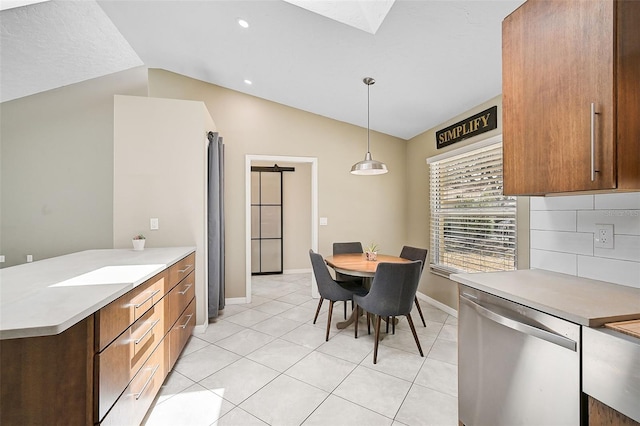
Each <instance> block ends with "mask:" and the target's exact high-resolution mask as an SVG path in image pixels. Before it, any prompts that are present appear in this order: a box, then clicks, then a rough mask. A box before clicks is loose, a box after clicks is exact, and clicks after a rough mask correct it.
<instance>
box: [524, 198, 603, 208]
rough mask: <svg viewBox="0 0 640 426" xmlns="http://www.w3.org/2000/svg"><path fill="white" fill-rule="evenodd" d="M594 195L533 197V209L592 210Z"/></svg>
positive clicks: (531, 199) (531, 200)
mask: <svg viewBox="0 0 640 426" xmlns="http://www.w3.org/2000/svg"><path fill="white" fill-rule="evenodd" d="M593 197H594V196H593V195H569V196H561V197H531V198H530V203H531V207H530V208H531V210H592V209H593V205H594V204H593Z"/></svg>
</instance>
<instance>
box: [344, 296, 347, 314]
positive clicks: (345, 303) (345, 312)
mask: <svg viewBox="0 0 640 426" xmlns="http://www.w3.org/2000/svg"><path fill="white" fill-rule="evenodd" d="M344 319H347V301H346V300H345V301H344Z"/></svg>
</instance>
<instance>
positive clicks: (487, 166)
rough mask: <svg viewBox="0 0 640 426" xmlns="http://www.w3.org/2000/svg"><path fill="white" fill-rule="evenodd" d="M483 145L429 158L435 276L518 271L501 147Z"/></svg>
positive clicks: (513, 206)
mask: <svg viewBox="0 0 640 426" xmlns="http://www.w3.org/2000/svg"><path fill="white" fill-rule="evenodd" d="M492 140H493V139H492ZM483 145H485V146H483V147H481V148H476V149H473V150H469V149H465V148H462V149H461V150H458V151H453V152H452V153H446V154H443V155H439V156H437V157H432V158H430V159H428V160H427V162H428V163H429V170H430V171H429V175H430V179H429V180H430V194H431V259H432V262H431V270H432V271H433V272H435V273H437V274H440V275H444V276H448V275H449V274H450V273H456V272H491V271H508V270H513V269H515V268H516V198H515V197H505V196H503V195H502V143H501V142H499V143H495V141H493V143H491V144H490V145H487V144H483ZM461 151H466V152H461Z"/></svg>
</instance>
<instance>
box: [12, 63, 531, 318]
mask: <svg viewBox="0 0 640 426" xmlns="http://www.w3.org/2000/svg"><path fill="white" fill-rule="evenodd" d="M148 90H149V94H150V95H151V96H154V97H164V98H175V99H187V100H196V101H202V102H204V104H205V106H206V108H207V109H208V111H209V113H210V114H211V117H212V118H213V119H214V120H215V123H216V126H217V130H218V131H219V132H220V134H221V135H222V136H223V137H224V138H225V149H226V152H225V154H226V165H225V167H226V173H225V179H226V181H225V191H226V207H225V214H226V218H227V227H226V240H227V246H226V250H227V253H226V254H227V260H226V262H227V263H226V271H227V294H226V295H227V297H229V298H237V297H244V296H245V288H246V286H245V284H246V283H245V241H246V240H245V217H244V216H245V213H244V212H245V205H244V203H245V194H244V191H245V182H244V176H245V170H244V168H245V155H248V154H253V155H279V156H299V157H314V158H317V159H318V192H319V199H318V213H319V216H320V217H327V218H328V220H329V225H328V226H321V227H319V228H318V229H319V251H320V252H321V253H323V254H325V255H326V254H330V253H331V244H332V243H333V242H334V241H345V240H355V241H361V242H362V243H363V244H364V245H367V244H368V243H369V242H371V241H375V242H376V243H378V245H379V246H380V248H381V251H382V252H385V253H399V251H400V249H401V247H402V245H404V244H409V245H415V246H420V247H429V229H428V219H429V197H428V192H429V186H428V179H429V176H428V167H427V164H426V158H428V157H430V156H433V155H436V154H440V153H442V152H446V151H449V150H451V149H456V148H459V147H461V146H464V145H468V144H470V143H473V142H475V141H477V140H480V139H483V138H486V137H490V136H493V135H497V134H499V133H500V132H501V128H502V123H501V116H500V113H501V108H502V104H501V97H500V96H498V97H496V98H494V99H491V100H489V101H487V102H485V103H483V104H481V105H478V106H477V107H476V108H474V109H472V110H469V111H467V112H465V113H463V114H460V115H459V116H457V117H453V118H451V120H449V121H448V122H446V123H442V125H440V126H438V127H437V128H434V129H430V130H428V131H426V132H424V133H422V134H420V135H418V136H416V137H414V138H412V139H411V140H410V141H404V140H402V139H398V138H394V137H391V136H388V135H384V134H380V133H377V132H372V133H371V151H372V154H373V157H374V158H375V159H377V160H381V161H384V162H386V163H387V165H388V166H389V169H390V172H389V173H388V174H386V175H382V176H369V177H363V176H353V175H351V174H349V170H350V167H351V165H352V164H353V163H355V162H357V161H359V160H361V159H362V158H363V157H364V153H365V151H366V129H363V128H361V127H357V126H353V125H349V124H346V123H342V122H338V121H335V120H331V119H328V118H326V117H322V116H318V115H315V114H311V113H307V112H304V111H300V110H296V109H294V108H290V107H286V106H284V105H280V104H277V103H273V102H269V101H265V100H263V99H259V98H256V97H252V96H249V95H245V94H242V93H239V92H235V91H232V90H228V89H224V88H221V87H218V86H215V85H211V84H207V83H203V82H201V81H197V80H193V79H190V78H187V77H183V76H180V75H177V74H173V73H170V72H166V71H162V70H149V71H148ZM146 92H147V70H146V69H145V68H137V69H133V70H129V71H125V72H122V73H117V74H112V75H109V76H106V77H102V78H98V79H95V80H91V81H87V82H83V83H79V84H76V85H72V86H68V87H63V88H60V89H56V90H52V91H49V92H45V93H41V94H38V95H33V96H29V97H26V98H22V99H17V100H14V101H10V102H5V103H2V104H0V107H1V113H2V116H1V119H2V126H1V139H0V144H1V145H0V157H1V159H0V161H1V165H2V170H1V174H0V179H1V183H0V184H1V190H2V192H1V199H0V202H1V205H0V244H1V246H0V250H1V253H0V254H4V255H5V256H6V260H7V261H6V263H5V264H3V265H2V266H10V265H14V264H18V263H23V262H24V257H25V255H26V254H33V255H34V258H35V259H36V260H37V259H42V258H46V257H52V256H57V255H61V254H66V253H70V252H74V251H79V250H83V249H90V248H109V247H112V246H113V245H114V244H116V245H118V246H120V245H121V246H127V245H128V244H129V241H128V240H129V238H130V235H129V234H130V233H131V232H134V233H135V232H138V231H140V230H145V229H148V228H147V227H148V218H147V217H146V216H149V215H150V214H152V213H150V212H146V211H145V212H144V215H143V217H145V218H146V219H145V221H144V223H143V221H142V219H141V220H140V224H139V225H138V224H136V225H135V226H132V227H131V229H126V230H125V231H123V234H122V235H120V236H116V235H114V217H113V207H114V205H113V179H114V176H113V95H114V94H124V95H129V94H130V95H136V96H140V95H141V96H144V95H146ZM492 105H498V111H499V116H498V129H497V130H494V131H492V132H490V133H485V134H483V135H481V136H479V137H476V138H473V139H469V140H468V141H464V142H460V143H457V144H454V145H452V146H450V147H447V148H444V149H442V150H436V148H435V131H436V130H438V129H441V128H443V127H446V126H447V125H449V124H452V123H454V122H456V121H458V120H460V119H462V118H465V117H468V116H469V115H472V114H474V113H476V112H479V111H481V110H483V109H486V108H488V107H490V106H492ZM363 114H366V110H365V109H363ZM295 166H296V167H297V168H298V167H307V168H308V170H307V171H305V174H307V173H308V174H310V166H309V165H308V164H307V165H306V166H305V165H304V164H296V165H295ZM297 170H298V169H297ZM302 171H303V170H302V169H300V172H301V173H302ZM296 173H298V172H297V171H296ZM299 176H302V174H300V175H299ZM305 179H306V178H305ZM296 182H297V183H296V185H297V184H299V185H300V187H299V188H298V189H296V190H297V191H300V194H305V196H309V197H310V194H309V191H308V185H307V184H306V183H302V181H300V182H298V181H296ZM398 188H406V191H399V190H398ZM305 191H306V192H305ZM296 198H297V196H296ZM518 204H519V210H518V221H519V222H518V224H519V226H518V251H519V260H518V261H519V264H518V267H519V268H527V267H528V266H529V253H528V247H529V233H528V228H529V215H528V198H526V197H520V198H519V200H518ZM305 206H307V204H306V202H305V203H302V204H301V207H295V208H296V210H298V209H302V208H308V209H310V206H309V207H305ZM298 213H300V214H298ZM287 216H289V217H290V218H295V221H292V222H291V223H290V224H291V226H292V227H294V228H295V231H293V232H294V233H295V234H296V235H297V234H298V233H299V234H301V235H302V236H303V237H304V238H300V239H299V240H298V239H297V240H296V241H295V242H292V244H291V246H288V247H287V248H286V251H287V252H288V253H290V254H291V256H287V258H286V259H285V270H287V269H294V270H296V269H308V259H307V251H308V249H309V246H310V238H309V235H310V231H309V229H308V228H307V226H311V224H310V223H308V222H310V219H308V218H310V216H311V215H310V213H309V211H304V213H302V212H298V211H296V214H295V215H290V214H287ZM154 217H155V216H154ZM165 223H166V222H164V221H163V220H162V219H161V229H162V227H163V225H164V224H165ZM134 228H135V229H134ZM139 228H140V229H139ZM298 230H302V231H301V232H298ZM287 232H289V231H287ZM148 233H149V232H148V231H147V234H148ZM150 236H151V237H154V235H153V234H151V235H150ZM154 239H155V238H154ZM148 244H150V246H151V245H155V244H158V245H159V244H161V242H160V240H157V241H153V240H152V239H150V240H149V241H148ZM163 244H164V243H163ZM185 244H189V243H187V242H185ZM419 291H420V292H422V293H424V294H426V295H427V296H429V297H431V298H433V299H435V300H436V301H438V302H440V303H443V304H445V305H448V306H450V307H453V308H455V307H456V305H457V301H456V288H455V285H454V283H452V282H451V281H449V280H447V279H444V278H441V277H438V276H435V275H432V274H430V273H428V272H425V274H424V275H423V278H422V282H421V285H420V289H419Z"/></svg>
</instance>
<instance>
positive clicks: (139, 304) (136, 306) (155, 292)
mask: <svg viewBox="0 0 640 426" xmlns="http://www.w3.org/2000/svg"><path fill="white" fill-rule="evenodd" d="M158 293H160V290H156V291H154V292H153V293H151V296H149V297H147V298H146V299H144V300H143V301H142V302H140V303H138V304H137V305H135V306H134V308H136V309H138V308H139V307H140V306H142V305H144V304H145V303H147V302H148V301H149V300H151V299H153V296H155V295H156V294H158Z"/></svg>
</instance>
